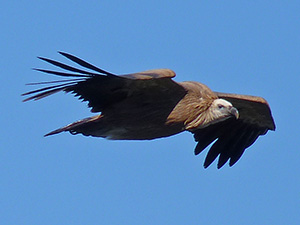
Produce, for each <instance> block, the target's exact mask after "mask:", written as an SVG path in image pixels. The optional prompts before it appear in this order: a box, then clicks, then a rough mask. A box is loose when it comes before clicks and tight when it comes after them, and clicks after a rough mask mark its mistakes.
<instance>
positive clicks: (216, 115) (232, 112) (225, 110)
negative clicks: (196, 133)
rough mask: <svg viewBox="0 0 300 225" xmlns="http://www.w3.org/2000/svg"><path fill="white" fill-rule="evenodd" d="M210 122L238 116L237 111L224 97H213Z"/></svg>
mask: <svg viewBox="0 0 300 225" xmlns="http://www.w3.org/2000/svg"><path fill="white" fill-rule="evenodd" d="M210 113H211V116H212V117H213V118H212V122H213V123H216V122H220V121H223V120H225V119H227V118H230V117H235V118H236V119H238V118H239V111H238V110H237V109H236V108H235V107H233V106H232V104H231V103H230V102H228V101H226V100H224V99H220V98H219V99H215V100H214V101H213V102H212V104H211V106H210Z"/></svg>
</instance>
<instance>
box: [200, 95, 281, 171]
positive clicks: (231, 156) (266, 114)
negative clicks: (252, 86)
mask: <svg viewBox="0 0 300 225" xmlns="http://www.w3.org/2000/svg"><path fill="white" fill-rule="evenodd" d="M215 93H216V94H217V95H218V97H219V98H223V99H226V100H227V101H229V102H231V103H232V104H233V106H234V107H236V108H237V109H238V111H239V114H240V117H239V119H238V120H236V119H234V118H231V119H228V120H225V121H223V122H220V123H217V124H213V125H211V126H208V127H206V128H204V129H199V130H196V131H195V132H194V137H195V140H196V141H197V142H198V143H197V146H196V148H195V154H196V155H197V154H199V153H200V152H202V151H203V150H204V149H205V148H206V147H207V146H208V145H209V144H210V143H212V142H213V141H215V140H216V141H215V143H214V144H213V145H212V147H211V148H210V150H209V152H208V154H207V156H206V159H205V162H204V167H205V168H207V167H208V166H209V165H210V164H211V163H212V162H213V161H214V160H215V159H216V158H217V157H218V156H219V160H218V168H221V167H222V166H223V165H224V164H225V163H226V162H227V161H228V160H229V165H230V166H232V165H234V164H235V163H236V162H237V161H238V160H239V159H240V157H241V156H242V154H243V153H244V151H245V149H246V148H248V147H249V146H251V145H252V144H253V143H254V142H255V140H256V139H257V138H258V137H259V136H260V135H264V134H266V133H267V131H268V130H275V123H274V120H273V118H272V114H271V110H270V108H269V105H268V103H267V102H266V100H264V99H263V98H261V97H254V96H247V95H237V94H226V93H219V92H215Z"/></svg>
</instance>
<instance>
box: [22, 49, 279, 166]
mask: <svg viewBox="0 0 300 225" xmlns="http://www.w3.org/2000/svg"><path fill="white" fill-rule="evenodd" d="M59 53H60V54H61V55H62V56H64V57H66V58H67V59H68V60H70V61H73V63H75V64H77V65H79V66H81V68H80V67H79V68H78V67H74V66H69V65H67V64H63V63H61V62H58V61H55V60H51V59H48V58H44V57H38V58H39V59H41V60H43V61H45V62H47V63H50V64H52V65H54V66H56V67H59V68H60V70H59V71H55V70H46V69H35V70H37V71H40V72H44V73H47V74H53V75H58V76H62V77H67V78H66V79H64V80H58V81H48V82H39V83H31V84H34V85H36V84H39V85H47V86H46V87H43V88H40V89H37V90H33V91H29V92H27V93H24V94H22V95H23V96H27V98H26V99H24V100H23V101H28V100H38V99H41V98H44V97H46V96H48V95H52V94H54V93H56V92H60V91H64V92H66V93H69V92H70V93H72V94H74V95H75V96H77V97H78V98H79V99H80V100H82V101H87V102H88V106H89V107H90V108H91V112H93V113H97V115H95V116H92V117H89V118H85V119H82V120H79V121H76V122H74V123H71V124H69V125H66V126H64V127H62V128H59V129H57V130H54V131H52V132H50V133H48V134H46V135H45V136H49V135H53V134H58V133H61V132H63V131H68V132H70V133H71V134H83V135H85V136H94V137H102V138H107V139H114V140H151V139H155V138H162V137H168V136H171V135H174V134H178V133H180V132H183V131H189V132H191V133H193V135H194V138H195V141H196V142H197V145H196V147H195V150H194V153H195V155H198V154H199V153H201V152H202V151H203V150H204V149H206V147H208V146H209V145H210V144H212V145H211V147H210V149H209V151H208V153H207V156H206V158H205V162H204V167H205V168H207V167H208V166H209V165H210V164H211V163H212V162H213V161H214V160H215V159H216V158H217V157H218V164H217V167H218V168H221V167H222V166H223V165H224V164H225V163H226V162H227V161H229V166H232V165H234V164H235V163H236V162H237V161H238V160H239V159H240V157H241V156H242V154H243V153H244V151H245V149H246V148H248V147H249V146H250V145H252V144H253V143H254V142H255V140H256V139H257V138H258V137H259V136H260V135H265V134H266V133H267V132H268V130H273V131H274V130H275V123H274V120H273V118H272V114H271V110H270V107H269V105H268V103H267V101H266V100H265V99H263V98H261V97H255V96H249V95H239V94H228V93H221V92H214V91H212V90H211V89H209V88H208V87H207V86H206V85H204V84H202V83H199V82H195V81H185V82H176V81H174V80H173V79H172V78H174V77H175V72H173V71H172V70H170V69H154V70H148V71H144V72H138V73H132V74H125V75H116V74H113V73H110V72H107V71H105V70H103V69H100V68H98V67H96V66H94V65H92V64H90V63H88V62H86V61H84V60H82V59H80V58H78V57H76V56H73V55H71V54H68V53H64V52H59Z"/></svg>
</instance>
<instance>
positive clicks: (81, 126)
mask: <svg viewBox="0 0 300 225" xmlns="http://www.w3.org/2000/svg"><path fill="white" fill-rule="evenodd" d="M102 117H103V116H102V115H101V114H100V115H97V116H93V117H89V118H85V119H82V120H79V121H76V122H74V123H71V124H69V125H67V126H64V127H62V128H59V129H57V130H54V131H51V132H50V133H48V134H45V135H44V137H47V136H50V135H54V134H58V133H61V132H63V131H69V132H70V133H71V134H83V135H86V136H97V137H104V138H105V137H106V136H105V135H104V133H105V132H104V129H103V128H105V126H103V124H102V119H101V118H102Z"/></svg>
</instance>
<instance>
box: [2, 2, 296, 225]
mask: <svg viewBox="0 0 300 225" xmlns="http://www.w3.org/2000/svg"><path fill="white" fill-rule="evenodd" d="M299 12H300V3H299V1H189V0H184V1H164V0H159V1H158V0H157V1H156V0H154V1H140V0H132V1H130V0H128V1H118V0H109V1H56V0H54V1H30V0H29V1H14V0H12V1H4V2H2V4H1V9H0V25H1V26H0V27H1V35H0V46H1V55H2V56H1V60H0V68H1V75H0V79H1V89H0V92H1V95H0V96H1V117H0V121H1V128H0V129H1V136H0V139H1V142H0V148H1V149H0V223H1V224H206V225H208V224H300V176H299V173H300V151H299V138H300V136H299V134H300V132H299V125H300V124H299V112H300V105H299V94H300V91H299V89H300V88H299V85H300V78H299V77H300V66H299V63H300V22H299V21H300V13H299ZM57 51H66V52H69V53H72V54H74V55H77V56H79V57H81V58H83V59H85V60H87V61H89V62H91V63H93V64H95V65H97V66H99V67H100V68H103V69H106V70H108V71H111V72H113V73H117V74H122V73H130V72H138V71H142V70H147V69H154V68H171V69H173V70H174V71H176V73H177V77H176V80H177V81H184V80H196V81H200V82H202V83H205V84H207V85H208V86H209V87H210V88H211V89H213V90H215V91H222V92H232V93H240V94H250V95H258V96H263V97H264V98H265V99H267V100H268V102H269V104H270V106H271V108H272V113H273V116H274V119H275V122H276V125H277V130H276V132H269V133H268V134H267V135H265V136H263V137H261V138H259V139H258V141H256V143H255V144H254V145H253V146H251V147H250V148H249V149H247V150H246V152H245V153H244V155H243V157H242V158H241V159H240V161H238V163H237V164H236V165H235V166H233V167H232V168H230V167H229V166H228V165H225V166H224V167H223V168H222V169H221V170H218V169H216V163H213V164H212V165H211V166H210V167H209V168H208V169H204V168H203V162H204V158H205V155H206V153H207V151H205V152H204V153H202V154H201V155H199V156H197V157H195V156H194V154H193V150H194V147H195V145H196V143H195V142H194V140H193V137H192V135H191V134H189V133H182V134H179V135H176V136H173V137H169V138H165V139H159V140H154V141H108V140H104V139H100V138H88V137H84V136H81V135H77V136H72V135H70V134H68V133H63V134H60V135H56V136H52V137H47V138H44V137H43V135H44V134H45V133H47V132H49V131H51V130H53V129H56V128H58V127H61V126H63V125H66V124H68V123H70V122H73V121H75V120H77V119H81V118H85V117H88V116H90V115H91V113H90V112H89V109H88V108H87V106H86V104H85V103H81V102H80V101H78V100H77V99H76V98H74V97H73V96H72V95H66V94H63V93H59V94H56V95H55V96H51V97H49V98H47V99H43V100H41V101H37V102H26V103H22V102H21V101H22V97H21V96H20V95H21V93H23V92H26V91H29V90H30V89H31V88H32V87H30V86H25V83H29V82H38V81H46V80H51V79H52V77H51V75H45V74H42V73H38V72H36V71H33V70H31V68H35V67H38V68H47V69H49V68H52V67H50V66H49V65H47V64H46V63H44V62H41V61H40V60H38V59H37V58H36V56H44V57H50V58H52V59H55V60H62V61H63V62H67V61H66V60H65V59H63V58H62V57H61V56H60V55H59V54H57Z"/></svg>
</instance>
